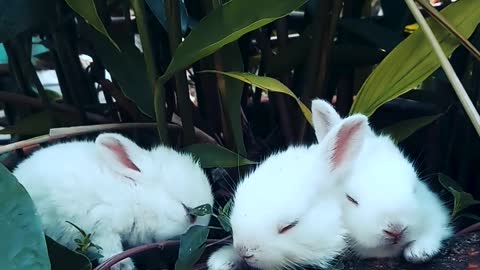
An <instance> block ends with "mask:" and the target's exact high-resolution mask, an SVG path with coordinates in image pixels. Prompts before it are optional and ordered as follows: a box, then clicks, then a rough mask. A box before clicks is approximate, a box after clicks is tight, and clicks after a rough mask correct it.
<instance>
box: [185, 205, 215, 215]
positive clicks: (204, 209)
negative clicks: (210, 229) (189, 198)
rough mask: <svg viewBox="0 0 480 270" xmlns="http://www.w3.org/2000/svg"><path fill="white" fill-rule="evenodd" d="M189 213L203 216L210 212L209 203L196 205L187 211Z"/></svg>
mask: <svg viewBox="0 0 480 270" xmlns="http://www.w3.org/2000/svg"><path fill="white" fill-rule="evenodd" d="M189 214H190V215H194V216H205V215H210V214H212V206H211V205H210V204H203V205H200V206H197V207H195V208H193V209H191V210H190V211H189Z"/></svg>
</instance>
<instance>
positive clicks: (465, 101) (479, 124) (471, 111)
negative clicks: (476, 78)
mask: <svg viewBox="0 0 480 270" xmlns="http://www.w3.org/2000/svg"><path fill="white" fill-rule="evenodd" d="M405 3H406V4H407V6H408V8H409V9H410V11H411V12H412V14H413V16H414V17H415V20H416V21H417V22H418V24H419V25H420V27H421V28H422V30H423V32H424V33H425V35H426V37H427V38H428V40H429V41H430V43H431V44H432V47H433V50H434V52H435V54H436V55H437V57H438V59H439V60H440V63H441V65H442V68H443V70H444V71H445V74H446V75H447V78H448V80H449V81H450V83H451V84H452V87H453V89H454V90H455V93H456V94H457V96H458V99H459V100H460V103H461V104H462V105H463V108H464V109H465V111H466V113H467V115H468V117H469V118H470V121H471V122H472V124H473V126H474V127H475V130H476V131H477V133H478V135H479V136H480V115H479V114H478V112H477V110H476V109H475V106H474V105H473V103H472V101H471V100H470V98H469V97H468V94H467V91H465V88H464V87H463V85H462V83H461V82H460V79H459V78H458V76H457V74H456V73H455V71H454V70H453V67H452V65H451V64H450V62H449V61H448V58H447V56H445V54H444V52H443V50H442V47H440V44H439V43H438V41H437V39H436V38H435V35H434V34H433V32H432V29H431V28H430V26H428V23H427V21H426V20H425V17H423V15H422V13H421V12H420V10H419V9H418V7H417V5H416V4H415V2H414V0H405Z"/></svg>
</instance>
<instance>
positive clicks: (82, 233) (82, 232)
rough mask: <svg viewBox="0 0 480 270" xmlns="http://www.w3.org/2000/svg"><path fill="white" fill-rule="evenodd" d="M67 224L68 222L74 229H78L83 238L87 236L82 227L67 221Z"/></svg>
mask: <svg viewBox="0 0 480 270" xmlns="http://www.w3.org/2000/svg"><path fill="white" fill-rule="evenodd" d="M65 222H67V223H68V224H70V225H72V226H73V227H75V229H77V230H78V231H79V232H80V234H81V235H82V236H83V237H85V236H87V233H86V232H85V231H84V230H82V229H81V228H80V227H78V226H77V225H75V224H73V223H72V222H70V221H65Z"/></svg>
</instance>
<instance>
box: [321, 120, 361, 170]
mask: <svg viewBox="0 0 480 270" xmlns="http://www.w3.org/2000/svg"><path fill="white" fill-rule="evenodd" d="M368 131H369V126H368V118H367V117H366V116H364V115H361V114H356V115H352V116H350V117H347V118H345V119H343V120H341V121H340V123H339V124H337V125H335V126H334V127H333V128H332V129H331V130H330V131H329V132H328V133H327V135H326V136H325V139H324V140H323V141H322V143H321V146H322V147H324V150H325V153H327V156H326V158H327V162H328V164H329V166H330V170H331V171H332V172H333V173H334V174H336V175H344V174H345V173H347V172H348V171H349V170H350V169H351V168H352V166H353V163H354V162H355V161H356V160H357V158H358V155H359V153H360V151H361V149H362V147H363V144H364V143H365V138H366V136H367V132H368Z"/></svg>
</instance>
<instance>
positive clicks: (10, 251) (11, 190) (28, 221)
mask: <svg viewBox="0 0 480 270" xmlns="http://www.w3.org/2000/svg"><path fill="white" fill-rule="evenodd" d="M0 239H1V241H0V265H1V266H2V270H50V261H49V258H48V253H47V245H46V242H45V236H44V234H43V230H42V223H41V220H40V217H39V216H38V214H37V213H36V210H35V206H34V204H33V201H32V199H31V198H30V196H29V194H28V193H27V191H26V190H25V188H24V187H23V186H22V185H21V184H20V183H19V182H18V181H17V179H16V178H15V176H13V175H12V174H11V173H10V172H9V171H8V169H7V168H5V167H4V166H3V165H1V164H0Z"/></svg>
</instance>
